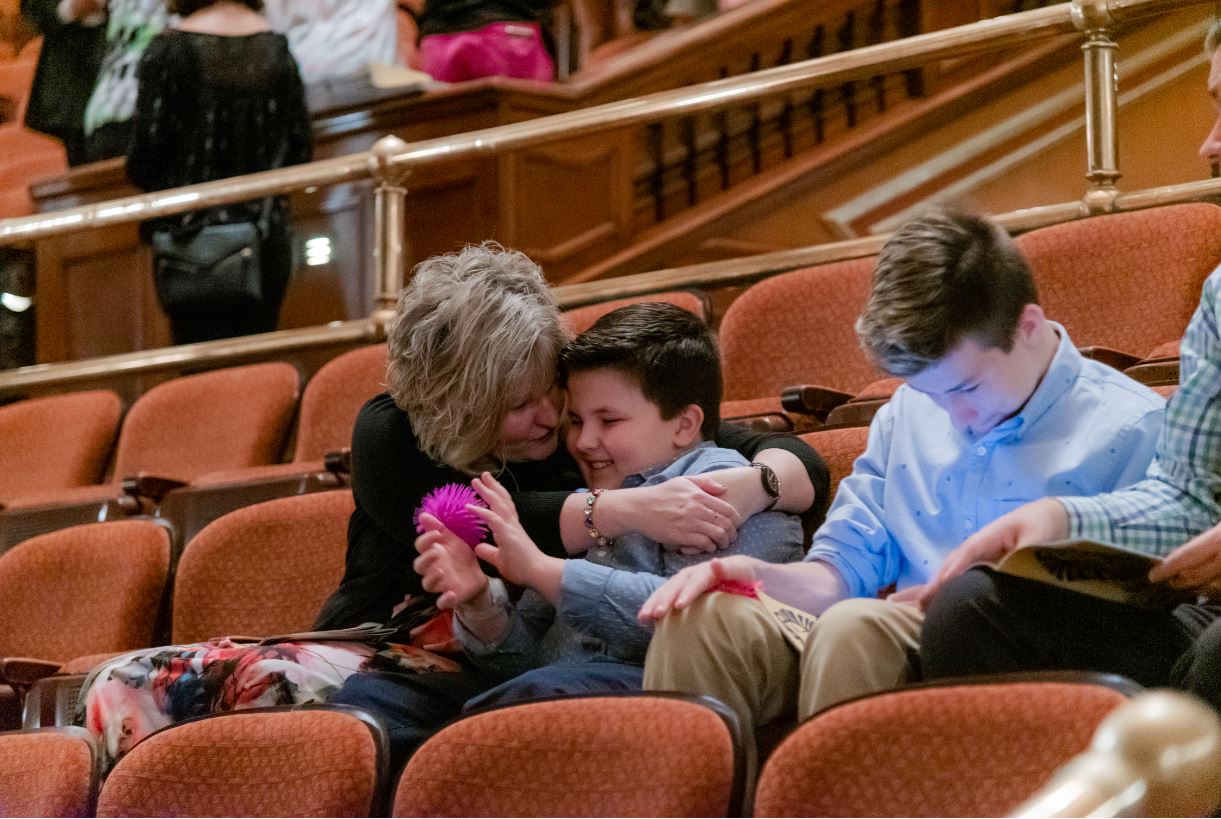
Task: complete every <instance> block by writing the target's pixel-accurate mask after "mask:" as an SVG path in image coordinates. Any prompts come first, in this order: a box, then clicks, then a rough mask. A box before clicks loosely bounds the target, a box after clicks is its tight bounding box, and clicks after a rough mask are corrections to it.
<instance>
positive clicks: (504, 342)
mask: <svg viewBox="0 0 1221 819" xmlns="http://www.w3.org/2000/svg"><path fill="white" fill-rule="evenodd" d="M389 336H390V337H389V347H390V364H389V369H388V373H387V375H388V380H389V386H390V395H391V396H392V397H393V398H394V402H395V403H396V404H397V405H398V407H399V409H401V410H403V411H404V412H406V413H407V415H408V417H409V418H410V419H411V426H412V429H413V430H414V431H415V434H416V440H417V442H418V443H419V446H420V449H421V450H422V451H423V452H424V453H425V454H426V455H428V456H429V457H430V458H432V459H433V460H435V461H438V462H440V463H444V464H448V465H449V466H451V467H453V468H454V469H457V470H459V471H461V472H465V473H467V474H477V473H478V472H480V471H482V470H484V469H497V468H499V467H500V466H503V458H502V457H501V456H500V454H499V452H498V448H499V444H500V426H501V423H502V421H503V420H504V418H505V416H506V415H507V414H508V412H509V410H510V409H512V408H513V407H514V406H517V405H518V404H520V403H521V402H522V401H524V400H526V399H528V398H530V397H532V396H535V395H538V394H539V393H540V392H542V391H544V390H546V389H547V388H548V387H549V386H550V385H551V384H552V383H553V382H554V379H555V374H556V362H557V360H558V357H559V351H560V348H561V347H563V346H564V343H565V342H566V341H567V334H566V332H565V330H564V327H563V324H562V323H561V320H560V311H559V306H558V305H557V304H556V301H555V296H554V295H552V292H551V288H550V287H548V285H547V282H546V281H545V280H544V279H543V274H542V271H541V270H539V268H538V265H536V264H535V263H534V262H532V261H530V259H529V258H527V257H526V256H525V255H524V254H522V253H519V252H517V251H515V250H506V249H504V248H502V247H501V246H500V245H498V244H495V243H492V242H488V243H484V244H481V245H471V246H469V247H466V248H463V249H462V250H461V251H459V252H457V253H450V254H446V255H444V256H434V257H432V258H431V259H427V260H425V261H423V262H421V263H420V264H419V265H417V266H416V268H415V271H414V274H413V277H412V279H411V283H410V284H408V285H407V288H406V289H405V290H404V291H403V295H402V297H401V298H400V299H399V304H398V314H397V316H396V318H395V320H394V324H393V326H392V327H391V329H390V334H389Z"/></svg>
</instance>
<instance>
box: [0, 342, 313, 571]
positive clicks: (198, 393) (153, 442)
mask: <svg viewBox="0 0 1221 819" xmlns="http://www.w3.org/2000/svg"><path fill="white" fill-rule="evenodd" d="M298 382H299V379H298V377H297V371H296V370H295V369H294V368H293V367H291V366H290V365H288V364H282V363H272V364H252V365H250V366H246V367H231V368H228V369H223V370H213V371H211V372H206V373H199V374H196V375H188V376H183V377H181V378H175V379H173V380H172V381H167V382H165V383H163V384H158V385H157V386H156V387H153V388H152V389H151V390H149V391H148V392H146V393H145V394H144V395H143V396H141V397H140V399H139V400H138V401H136V403H135V404H133V405H132V407H131V409H130V410H129V411H128V413H127V417H126V418H125V419H123V426H122V429H121V431H120V432H119V443H118V446H117V448H116V450H115V458H114V482H112V483H109V484H98V485H95V486H93V487H88V488H87V487H77V488H74V489H71V490H66V491H63V492H62V493H56V492H50V493H40V494H32V495H26V496H24V497H22V498H21V499H20V500H21V504H20V508H10V509H6V510H5V511H4V512H3V513H0V539H2V540H3V543H2V544H0V549H3V548H4V546H5V545H12V544H13V543H17V542H20V541H21V540H23V539H25V538H26V537H30V536H32V535H34V534H38V533H40V532H46V531H51V530H53V529H59V528H63V527H64V526H70V525H72V524H74V523H83V522H85V521H88V520H98V519H99V518H101V519H105V518H106V517H109V516H111V515H110V513H109V512H107V513H106V514H103V513H102V512H101V511H100V508H102V507H114V509H115V511H116V512H117V511H118V510H119V508H120V507H122V508H123V510H125V511H150V510H151V506H152V505H153V504H154V503H155V501H156V500H158V499H159V498H160V496H161V495H162V494H164V492H165V491H166V490H168V488H169V487H170V486H173V485H174V484H175V483H177V482H181V483H190V482H191V481H193V480H195V479H196V478H197V477H199V476H201V475H204V474H206V473H208V472H214V471H216V470H221V469H237V468H241V467H248V466H256V465H259V464H269V463H273V462H275V461H277V460H278V459H279V457H280V453H281V452H282V451H283V448H284V442H285V440H286V439H287V437H288V431H289V428H290V425H291V424H292V416H293V411H294V409H295V408H296V404H297V390H298ZM136 476H142V477H143V480H142V481H141V482H140V483H139V484H138V485H136V488H135V489H134V490H133V494H132V495H129V496H127V497H126V498H125V497H124V492H123V487H122V483H123V481H124V479H132V478H135V477H136ZM150 477H151V478H155V479H166V480H168V481H169V483H164V482H162V481H160V480H149V478H150ZM145 493H148V494H147V495H146V494H145ZM136 498H143V499H144V500H143V501H142V502H139V503H138V502H137V501H136ZM141 507H143V508H142V509H141Z"/></svg>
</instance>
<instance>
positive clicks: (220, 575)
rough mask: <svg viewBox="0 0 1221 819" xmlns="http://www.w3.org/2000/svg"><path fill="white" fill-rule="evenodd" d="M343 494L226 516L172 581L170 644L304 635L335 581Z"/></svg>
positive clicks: (342, 547)
mask: <svg viewBox="0 0 1221 819" xmlns="http://www.w3.org/2000/svg"><path fill="white" fill-rule="evenodd" d="M353 507H354V504H353V502H352V493H351V492H349V491H347V490H339V491H335V492H318V493H315V494H312V495H302V496H299V497H291V498H281V499H278V500H273V501H268V502H267V503H260V504H256V505H254V506H247V507H245V508H242V509H238V510H237V511H234V512H230V513H229V514H227V515H225V516H224V517H222V518H219V519H217V520H215V521H213V522H212V523H211V524H209V525H208V526H207V527H206V528H205V529H204V530H203V531H202V532H200V533H199V534H198V535H196V536H195V538H194V539H193V540H192V541H191V542H190V543H188V544H187V547H186V550H185V551H184V552H183V554H182V559H181V560H180V561H179V563H178V573H177V575H176V577H175V579H174V613H173V619H172V624H173V638H172V639H173V642H175V643H191V642H195V641H198V640H207V639H209V638H211V637H222V636H225V635H230V634H242V635H253V636H270V635H273V634H284V633H287V632H293V631H302V630H305V629H309V628H310V627H311V626H312V625H313V622H314V617H315V616H316V615H317V614H318V610H319V609H320V608H321V607H322V603H323V601H324V600H326V597H327V595H328V594H330V593H331V592H332V591H334V590H335V588H336V587H337V586H338V585H339V580H340V578H342V576H343V567H344V555H345V553H346V551H347V531H348V518H349V517H350V516H351V514H352V509H353Z"/></svg>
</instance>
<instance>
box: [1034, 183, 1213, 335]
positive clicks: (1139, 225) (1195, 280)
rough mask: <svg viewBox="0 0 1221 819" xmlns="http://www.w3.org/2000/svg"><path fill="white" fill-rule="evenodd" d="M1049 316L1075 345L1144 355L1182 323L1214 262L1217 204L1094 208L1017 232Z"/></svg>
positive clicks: (1188, 316)
mask: <svg viewBox="0 0 1221 819" xmlns="http://www.w3.org/2000/svg"><path fill="white" fill-rule="evenodd" d="M1017 244H1018V247H1020V248H1021V250H1022V253H1023V254H1024V255H1025V256H1026V258H1027V260H1028V261H1029V262H1030V267H1031V270H1032V271H1033V272H1034V277H1035V283H1036V284H1037V286H1038V289H1039V301H1040V303H1041V304H1042V305H1043V309H1044V311H1045V312H1046V313H1047V316H1048V318H1051V319H1054V320H1056V321H1059V322H1060V323H1061V324H1063V325H1064V326H1065V327H1066V328H1067V329H1068V332H1069V335H1070V336H1072V339H1073V342H1074V343H1075V344H1076V345H1077V346H1079V347H1092V346H1099V347H1107V348H1111V349H1113V350H1118V351H1121V352H1124V353H1129V354H1131V355H1133V356H1135V357H1136V358H1137V359H1143V358H1148V357H1150V356H1151V355H1153V353H1154V351H1155V350H1161V351H1163V352H1164V350H1166V349H1169V347H1170V345H1173V344H1174V343H1175V342H1176V341H1177V340H1178V339H1179V338H1181V337H1182V335H1183V331H1184V330H1185V329H1186V328H1187V323H1188V321H1190V319H1191V315H1192V313H1193V312H1195V308H1196V305H1197V304H1199V301H1200V290H1201V288H1202V286H1203V283H1204V280H1205V279H1206V278H1207V277H1208V274H1209V273H1211V272H1212V271H1213V269H1214V268H1216V267H1217V265H1218V263H1221V207H1218V206H1216V205H1213V204H1210V203H1206V202H1191V203H1187V204H1180V205H1167V206H1165V207H1159V208H1150V209H1148V210H1137V211H1131V212H1128V213H1115V214H1109V215H1106V216H1094V217H1091V218H1088V219H1081V220H1077V221H1073V222H1064V223H1062V224H1058V225H1051V226H1049V227H1045V228H1039V229H1038V230H1032V231H1030V232H1029V233H1024V234H1022V235H1021V236H1019V237H1018V238H1017Z"/></svg>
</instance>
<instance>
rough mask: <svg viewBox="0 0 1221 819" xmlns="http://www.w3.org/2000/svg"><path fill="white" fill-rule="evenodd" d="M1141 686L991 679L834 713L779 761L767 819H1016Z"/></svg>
mask: <svg viewBox="0 0 1221 819" xmlns="http://www.w3.org/2000/svg"><path fill="white" fill-rule="evenodd" d="M1137 691H1139V686H1136V685H1135V684H1134V683H1131V682H1129V681H1127V680H1123V679H1122V678H1118V677H1109V676H1104V675H1077V674H1067V675H1065V674H1061V675H1044V676H1043V678H1042V679H1039V678H1035V677H1032V678H1028V679H1026V680H1021V681H1019V680H1012V681H1006V680H1003V679H999V678H997V679H990V678H985V677H980V678H974V679H972V680H970V681H961V682H959V681H945V682H944V683H941V684H937V685H933V684H927V685H921V686H913V687H910V688H905V689H899V690H896V691H890V692H886V693H882V694H876V695H873V696H869V697H864V698H861V699H858V700H852V701H849V702H846V703H843V704H841V705H837V706H834V707H832V708H829V709H827V710H826V711H823V712H821V713H819V714H816V715H814V717H812V718H811V719H809V720H808V721H806V722H804V723H802V724H801V725H800V726H799V727H798V728H797V729H796V730H795V731H794V732H793V733H792V734H791V735H790V736H789V737H788V738H787V739H786V740H785V741H784V742H782V743H781V744H780V747H779V748H777V749H776V751H775V753H773V754H772V756H771V757H770V758H769V759H768V761H767V763H766V764H765V765H764V767H763V772H762V774H761V775H760V777H759V783H758V788H757V790H756V795H755V815H757V816H1005V815H1008V814H1009V812H1010V811H1012V810H1013V809H1014V808H1016V807H1017V806H1018V805H1019V804H1021V803H1022V802H1023V801H1024V800H1025V799H1026V798H1027V797H1029V796H1030V795H1031V794H1033V793H1034V792H1035V791H1036V790H1037V789H1038V788H1040V787H1041V786H1042V785H1044V784H1045V783H1046V782H1047V781H1048V780H1049V779H1050V778H1051V776H1052V774H1053V773H1054V772H1055V770H1056V769H1057V768H1059V767H1060V766H1061V765H1063V764H1064V763H1066V762H1068V761H1069V760H1070V759H1072V758H1073V757H1074V756H1075V755H1076V754H1078V753H1080V752H1081V751H1083V750H1085V748H1086V747H1087V746H1088V745H1089V744H1090V740H1091V738H1092V737H1093V734H1094V729H1095V728H1097V727H1098V723H1099V722H1101V721H1102V719H1103V718H1104V717H1105V716H1106V715H1107V714H1108V713H1110V712H1111V711H1112V710H1114V709H1115V708H1117V707H1119V706H1120V705H1122V704H1123V703H1124V702H1125V701H1126V700H1127V699H1128V697H1130V696H1132V695H1134V694H1135V693H1136V692H1137Z"/></svg>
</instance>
